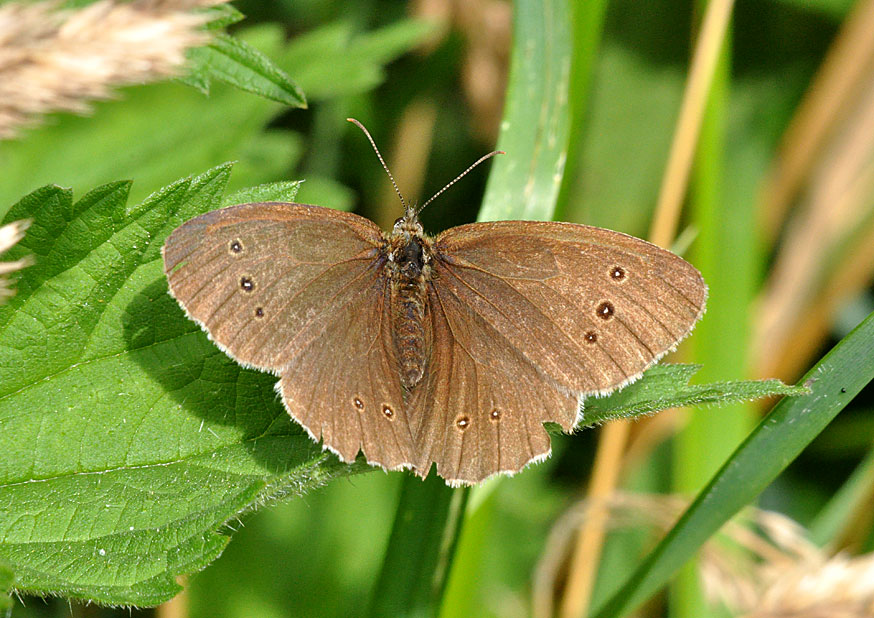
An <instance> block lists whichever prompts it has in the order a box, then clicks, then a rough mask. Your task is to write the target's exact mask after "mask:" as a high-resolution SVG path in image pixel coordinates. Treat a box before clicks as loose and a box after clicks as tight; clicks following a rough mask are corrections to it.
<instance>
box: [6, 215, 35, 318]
mask: <svg viewBox="0 0 874 618" xmlns="http://www.w3.org/2000/svg"><path fill="white" fill-rule="evenodd" d="M29 225H30V222H29V221H14V222H13V223H8V224H6V225H4V226H3V227H0V254H3V253H6V252H7V251H9V249H11V248H12V246H13V245H15V244H16V243H17V242H18V241H19V240H21V239H22V238H23V237H24V231H25V230H26V229H27V228H28V226H29ZM30 263H31V260H30V259H28V258H21V259H20V260H15V261H14V262H0V303H2V302H4V301H5V300H6V299H7V298H9V297H10V296H12V295H13V294H15V290H14V289H13V288H12V285H11V284H10V283H9V279H8V278H7V275H10V274H12V273H14V272H16V271H19V270H21V269H22V268H24V267H25V266H29V265H30Z"/></svg>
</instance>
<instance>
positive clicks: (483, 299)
mask: <svg viewBox="0 0 874 618" xmlns="http://www.w3.org/2000/svg"><path fill="white" fill-rule="evenodd" d="M434 246H435V249H436V257H435V259H434V260H433V262H432V268H433V277H432V282H431V285H430V288H429V307H430V315H431V321H432V329H433V333H434V341H440V342H441V343H440V345H435V346H434V348H433V351H432V356H431V359H430V361H429V366H428V369H427V375H426V377H425V384H423V385H420V386H419V387H417V389H416V391H415V393H414V396H413V398H412V400H411V404H410V417H411V419H412V422H413V424H414V425H413V431H414V435H415V436H416V454H417V459H416V461H415V464H414V465H415V469H416V471H417V473H419V474H423V475H424V474H427V471H428V469H429V468H430V466H431V462H436V463H437V468H438V472H439V473H440V475H441V476H443V477H444V478H446V479H447V480H448V481H449V482H450V483H454V484H464V483H474V482H479V481H481V480H483V479H484V478H487V477H488V476H490V475H492V474H495V473H498V472H510V473H512V472H516V471H518V470H519V469H521V468H522V467H523V466H524V465H525V464H527V463H529V462H531V461H536V460H538V459H541V458H543V457H545V456H547V455H548V453H549V436H548V434H547V433H546V431H545V430H544V429H543V428H542V426H541V425H542V423H543V422H546V421H551V422H555V423H558V424H559V425H561V427H562V428H563V429H564V430H566V431H569V430H570V429H572V428H573V426H574V425H575V424H576V421H577V411H578V398H579V397H582V396H585V395H591V394H604V393H607V392H609V391H612V390H614V389H616V388H619V387H620V386H622V385H624V384H626V383H628V382H630V381H632V380H634V379H636V378H638V377H639V376H640V375H641V374H642V373H643V371H644V370H645V369H646V368H647V367H649V366H650V365H652V364H653V363H655V362H656V361H657V360H658V359H659V358H660V357H661V356H663V355H664V354H665V353H666V352H668V351H669V350H670V349H672V348H673V347H674V346H675V345H676V344H677V343H678V342H679V341H680V340H681V339H682V338H683V337H685V336H686V335H687V334H688V333H689V332H690V331H691V329H692V327H693V326H694V324H695V322H696V321H697V320H698V319H699V317H700V316H701V314H702V312H703V310H704V301H705V298H706V293H707V288H706V286H705V285H704V282H703V280H702V279H701V275H700V274H699V273H698V271H697V270H695V268H694V267H692V266H691V265H690V264H688V263H687V262H685V261H684V260H682V259H681V258H679V257H677V256H675V255H674V254H672V253H670V252H668V251H665V250H663V249H660V248H659V247H656V246H655V245H652V244H650V243H647V242H645V241H642V240H639V239H636V238H633V237H630V236H626V235H624V234H620V233H618V232H611V231H609V230H602V229H600V228H592V227H588V226H582V225H575V224H568V223H551V222H514V221H507V222H495V223H476V224H471V225H466V226H460V227H457V228H452V229H450V230H447V231H446V232H444V233H443V234H441V235H440V236H438V237H437V239H436V241H435V245H434Z"/></svg>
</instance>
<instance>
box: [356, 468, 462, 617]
mask: <svg viewBox="0 0 874 618" xmlns="http://www.w3.org/2000/svg"><path fill="white" fill-rule="evenodd" d="M467 497H468V491H467V490H466V489H455V490H453V489H449V488H447V487H446V483H445V482H444V481H443V479H441V478H439V477H438V476H437V475H436V474H433V473H432V474H431V475H430V476H429V477H428V478H427V479H426V480H425V481H424V482H423V481H422V480H420V479H418V478H416V477H414V476H412V475H407V476H406V478H404V483H403V485H402V487H401V497H400V502H399V504H398V508H397V511H396V514H395V522H394V527H393V528H392V532H391V537H390V538H389V542H388V549H387V551H386V556H385V559H384V560H383V563H382V570H381V572H380V575H379V577H378V578H377V582H376V586H375V588H374V591H373V596H372V599H371V605H370V615H371V616H374V617H377V616H432V615H434V614H435V613H436V609H437V608H438V607H439V605H440V598H441V597H442V595H443V589H444V587H445V585H446V578H447V575H448V573H449V567H450V564H451V560H452V556H453V554H454V552H455V544H456V541H457V539H458V533H459V531H460V529H461V522H462V516H463V514H464V507H465V504H466V503H467ZM438 522H439V524H440V525H437V524H438Z"/></svg>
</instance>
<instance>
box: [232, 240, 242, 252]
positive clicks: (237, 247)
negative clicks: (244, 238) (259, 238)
mask: <svg viewBox="0 0 874 618" xmlns="http://www.w3.org/2000/svg"><path fill="white" fill-rule="evenodd" d="M229 249H230V250H231V253H242V251H243V243H241V242H240V241H239V240H232V241H231V245H230V247H229Z"/></svg>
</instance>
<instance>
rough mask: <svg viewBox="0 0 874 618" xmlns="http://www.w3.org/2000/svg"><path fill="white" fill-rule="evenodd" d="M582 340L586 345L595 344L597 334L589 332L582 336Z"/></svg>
mask: <svg viewBox="0 0 874 618" xmlns="http://www.w3.org/2000/svg"><path fill="white" fill-rule="evenodd" d="M584 338H585V340H586V343H595V342H596V341H598V333H596V332H595V331H593V330H590V331H589V332H587V333H586V334H585V335H584Z"/></svg>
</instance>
